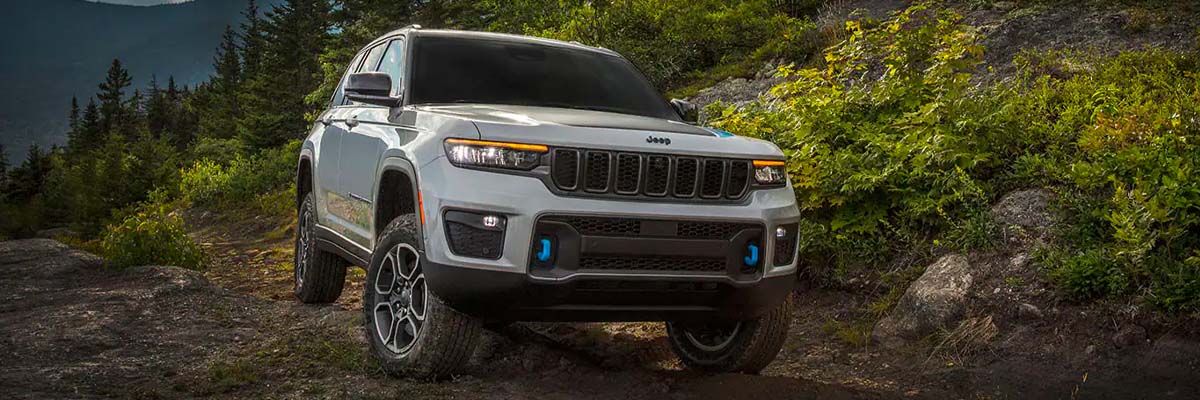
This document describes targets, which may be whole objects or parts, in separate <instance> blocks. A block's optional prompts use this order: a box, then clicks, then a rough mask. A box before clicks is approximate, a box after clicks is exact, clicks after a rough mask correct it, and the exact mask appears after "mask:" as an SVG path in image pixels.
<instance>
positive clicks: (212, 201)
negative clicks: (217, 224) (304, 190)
mask: <svg viewBox="0 0 1200 400" xmlns="http://www.w3.org/2000/svg"><path fill="white" fill-rule="evenodd" d="M299 151H300V142H299V141H294V142H292V143H289V144H288V145H286V146H283V147H279V148H270V149H266V150H263V151H262V152H260V153H258V154H255V155H252V156H249V157H247V156H242V155H238V156H237V157H235V158H234V159H233V161H231V162H229V163H228V164H225V165H222V164H220V163H217V162H215V161H212V160H210V159H207V158H206V159H201V160H198V161H196V162H195V163H194V164H193V165H192V166H191V167H190V168H185V169H184V170H183V171H181V172H180V175H181V178H180V184H179V191H180V193H181V194H182V197H183V198H184V199H186V200H188V201H190V202H191V203H192V204H194V205H197V206H202V207H245V206H247V205H253V202H254V201H256V200H257V199H258V198H259V197H260V196H261V195H263V194H268V193H273V192H277V191H280V190H287V189H288V188H289V187H291V186H292V185H293V184H294V182H295V173H296V155H297V154H299ZM288 205H289V206H290V205H291V204H290V203H288Z"/></svg>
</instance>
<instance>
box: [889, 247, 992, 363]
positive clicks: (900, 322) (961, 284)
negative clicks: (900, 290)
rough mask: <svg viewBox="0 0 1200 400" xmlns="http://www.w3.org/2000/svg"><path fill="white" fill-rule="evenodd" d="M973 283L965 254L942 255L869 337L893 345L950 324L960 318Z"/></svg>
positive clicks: (906, 292) (922, 335) (914, 283)
mask: <svg viewBox="0 0 1200 400" xmlns="http://www.w3.org/2000/svg"><path fill="white" fill-rule="evenodd" d="M972 283H974V278H973V277H972V276H971V265H970V263H969V262H968V261H967V258H966V257H965V256H963V255H961V254H951V255H948V256H945V257H942V258H941V259H939V260H938V261H937V262H935V263H933V264H932V265H930V266H929V267H927V268H926V269H925V273H924V274H922V275H921V277H920V278H917V280H916V281H915V282H913V283H912V286H909V287H908V290H907V291H905V292H904V295H903V296H901V297H900V300H899V301H898V302H897V303H896V307H895V308H894V309H892V312H891V313H890V314H888V315H887V316H886V317H884V318H883V319H882V320H880V321H879V323H878V324H876V325H875V329H874V330H873V331H872V333H871V336H872V338H873V339H875V340H876V341H878V342H880V343H883V344H885V345H889V346H894V345H898V344H901V343H903V341H905V340H911V339H919V338H921V337H924V336H926V335H929V334H931V333H933V332H935V331H936V330H938V329H942V328H945V327H946V326H949V325H952V324H953V323H954V322H956V321H957V320H958V319H959V318H961V317H962V314H963V311H964V310H965V308H966V300H967V293H968V291H969V290H970V288H971V284H972Z"/></svg>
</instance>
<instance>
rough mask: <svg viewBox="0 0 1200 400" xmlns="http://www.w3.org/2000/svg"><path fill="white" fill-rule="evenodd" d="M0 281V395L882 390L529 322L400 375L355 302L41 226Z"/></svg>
mask: <svg viewBox="0 0 1200 400" xmlns="http://www.w3.org/2000/svg"><path fill="white" fill-rule="evenodd" d="M0 293H2V296H3V302H2V303H0V304H2V305H0V338H3V339H2V340H3V343H0V345H2V346H3V348H4V349H5V351H4V353H3V355H2V356H0V365H4V366H5V367H4V368H3V369H2V370H0V398H67V397H69V398H111V397H118V398H147V397H152V398H189V397H228V398H245V397H274V398H295V397H317V398H343V397H362V398H396V397H409V398H496V399H504V398H523V399H568V398H571V399H574V398H594V399H622V400H624V399H661V398H761V397H763V396H771V397H772V398H798V399H808V398H822V399H828V398H832V399H872V398H883V397H885V396H883V395H880V394H876V393H873V392H872V391H869V390H863V389H850V388H846V387H843V386H842V385H828V384H820V383H816V382H813V381H808V380H803V379H792V378H782V377H756V376H740V375H720V376H703V375H696V374H692V373H688V372H684V371H681V370H679V369H677V368H655V367H653V366H651V364H653V363H654V362H659V363H661V362H662V361H661V357H659V358H658V359H656V358H655V356H654V352H644V353H645V354H648V355H647V356H641V357H633V356H631V357H630V358H627V359H626V358H622V359H621V360H619V361H607V362H608V363H609V365H602V364H604V363H605V362H606V361H604V360H605V358H604V357H598V356H597V355H596V354H595V353H594V352H588V351H582V350H581V349H580V348H576V347H572V345H571V344H565V343H568V342H565V341H559V340H555V339H553V338H552V336H553V332H550V334H551V336H546V335H543V334H541V333H538V332H537V331H536V330H537V329H541V328H543V327H541V326H535V327H533V328H529V327H526V326H524V325H515V326H513V327H509V328H506V329H505V330H504V332H500V333H488V334H487V336H486V337H485V340H484V343H483V345H482V346H481V349H480V350H479V351H478V352H477V353H476V354H475V357H474V359H473V361H472V362H471V364H470V365H469V366H468V368H467V374H466V375H464V376H461V377H458V378H457V379H453V380H450V381H446V382H438V383H424V382H415V381H411V380H406V379H399V378H393V377H389V376H386V375H383V374H381V373H380V372H379V370H378V368H377V367H376V366H375V365H374V363H373V362H372V361H371V360H370V359H369V357H367V355H366V353H365V351H364V348H365V344H364V343H362V334H361V330H360V329H359V323H360V317H359V313H358V312H357V311H355V310H345V309H344V308H342V307H341V306H338V305H332V306H323V307H314V306H304V305H299V304H296V303H294V302H286V301H272V300H266V299H262V298H258V297H255V296H252V295H249V294H244V293H238V292H236V291H231V290H228V289H224V288H221V287H219V286H216V285H214V284H212V283H211V282H210V281H209V280H208V279H206V278H205V277H204V276H203V275H202V274H200V273H197V272H192V271H187V270H183V269H179V268H174V267H139V268H133V269H129V270H126V271H110V270H105V269H103V268H102V267H101V261H100V260H99V259H97V258H95V256H92V255H90V254H87V253H83V252H80V251H76V250H72V249H70V248H68V247H67V246H65V245H62V244H60V243H58V242H55V241H52V240H44V239H38V240H24V241H11V242H3V243H0ZM571 329H572V330H574V329H577V328H571ZM549 331H553V329H548V332H549ZM591 332H595V333H593V334H592V335H593V336H595V338H596V340H598V341H606V340H611V338H604V337H603V336H602V335H599V334H596V333H598V332H597V331H591ZM639 340H640V339H631V341H632V342H638V341H639ZM642 344H645V345H651V346H649V347H654V346H652V343H642ZM625 345H626V346H625V347H627V348H628V347H629V346H628V345H629V343H625ZM634 347H636V346H634ZM660 355H661V353H660ZM656 360H657V361H656ZM637 363H645V364H644V365H646V366H645V367H643V366H640V365H638V364H637Z"/></svg>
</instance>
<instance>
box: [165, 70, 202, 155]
mask: <svg viewBox="0 0 1200 400" xmlns="http://www.w3.org/2000/svg"><path fill="white" fill-rule="evenodd" d="M190 96H191V91H190V90H188V87H187V85H184V86H183V88H182V89H180V88H179V86H176V84H175V77H174V76H171V77H168V78H167V89H166V91H165V92H164V93H163V102H164V104H166V109H167V117H166V119H167V127H166V131H167V138H168V139H169V141H170V142H171V143H172V144H174V145H175V147H176V148H178V149H183V148H185V147H187V145H188V144H190V143H191V142H192V138H193V137H194V136H195V133H196V130H197V124H196V121H195V116H194V115H193V114H192V113H191V112H190V111H188V110H187V109H185V108H184V106H183V103H184V101H185V100H186V99H187V98H188V97H190Z"/></svg>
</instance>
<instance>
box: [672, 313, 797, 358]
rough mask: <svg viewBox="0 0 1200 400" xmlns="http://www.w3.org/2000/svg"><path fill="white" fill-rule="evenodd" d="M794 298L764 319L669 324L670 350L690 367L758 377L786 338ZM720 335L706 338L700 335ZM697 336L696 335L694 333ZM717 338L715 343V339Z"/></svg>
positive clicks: (777, 352) (763, 317)
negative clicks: (709, 333) (712, 333)
mask: <svg viewBox="0 0 1200 400" xmlns="http://www.w3.org/2000/svg"><path fill="white" fill-rule="evenodd" d="M791 321H792V298H791V295H789V296H788V298H787V300H785V301H784V302H783V304H780V305H779V306H778V307H776V308H775V309H774V310H771V311H770V312H768V313H767V314H766V315H763V316H761V317H758V318H755V319H751V320H747V321H741V322H737V323H717V324H704V323H675V322H668V323H667V338H668V341H669V342H670V343H671V350H672V351H674V352H675V355H676V356H677V357H679V359H680V361H683V364H684V365H685V366H687V367H688V368H692V369H696V370H701V371H706V372H741V373H746V374H757V373H759V371H762V369H763V368H766V367H767V364H770V363H771V361H774V360H775V356H776V355H778V354H779V349H781V348H782V347H783V342H784V341H785V340H786V339H787V334H788V326H789V325H790V324H791ZM713 331H716V332H721V333H723V335H722V334H716V335H710V336H709V337H707V338H706V337H705V336H704V335H701V334H700V333H701V332H713ZM694 333H695V334H694ZM713 339H715V340H713Z"/></svg>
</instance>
